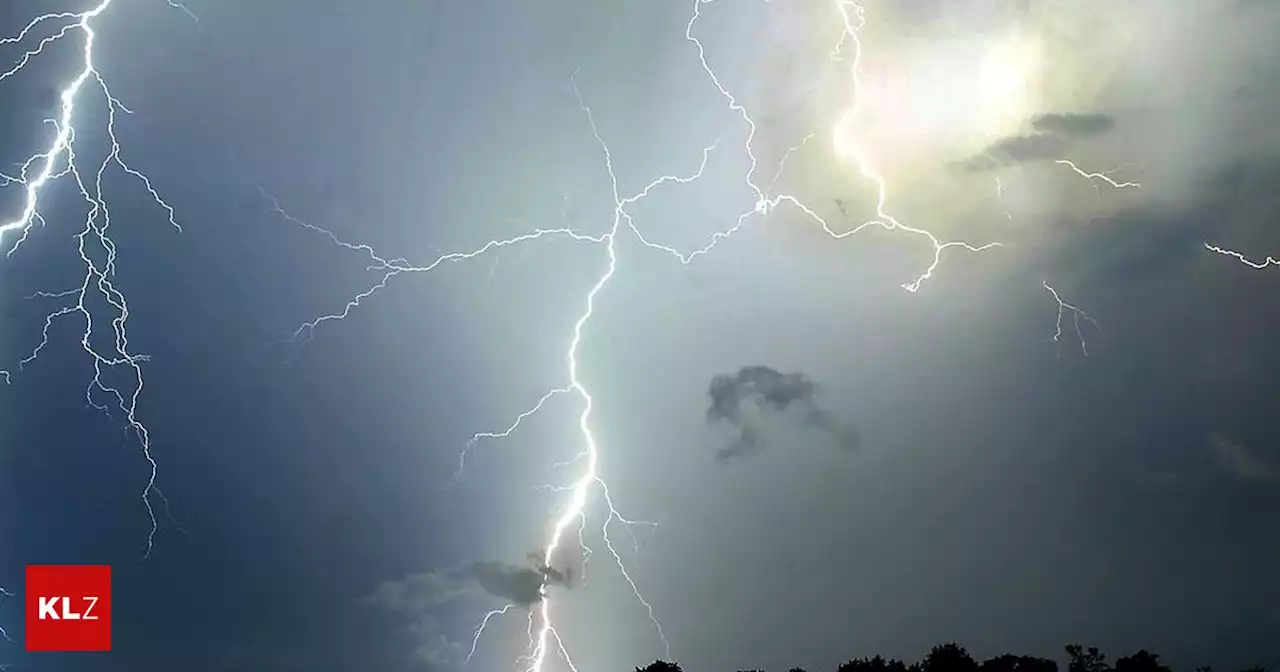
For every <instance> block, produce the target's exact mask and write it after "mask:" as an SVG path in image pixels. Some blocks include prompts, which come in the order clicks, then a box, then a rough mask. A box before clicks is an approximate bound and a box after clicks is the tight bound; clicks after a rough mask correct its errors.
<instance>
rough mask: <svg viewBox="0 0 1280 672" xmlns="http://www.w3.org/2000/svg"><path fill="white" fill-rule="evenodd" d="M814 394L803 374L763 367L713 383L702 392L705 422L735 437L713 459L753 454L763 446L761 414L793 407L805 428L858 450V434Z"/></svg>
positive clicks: (812, 383)
mask: <svg viewBox="0 0 1280 672" xmlns="http://www.w3.org/2000/svg"><path fill="white" fill-rule="evenodd" d="M817 392H818V387H817V385H815V384H814V382H813V381H812V380H810V379H809V377H808V376H806V375H805V374H803V373H798V372H797V373H781V372H779V371H777V370H775V369H772V368H769V367H767V366H744V367H742V368H741V369H739V370H738V372H737V373H735V374H732V375H729V374H722V375H718V376H716V377H715V378H712V379H711V385H710V387H709V388H708V389H707V395H708V396H710V397H711V407H710V408H709V409H707V422H708V423H717V422H723V423H726V424H728V425H729V426H731V427H733V428H734V429H735V430H736V431H737V433H738V436H737V438H736V439H735V440H734V441H733V442H732V443H731V444H730V445H728V446H726V447H724V448H721V449H720V450H719V451H718V452H717V457H719V458H720V459H722V460H724V459H731V458H734V457H741V456H744V455H749V454H752V453H755V452H757V451H758V450H760V448H761V447H762V442H763V435H762V431H763V426H762V424H761V421H762V420H763V414H765V413H776V414H781V413H785V412H787V411H788V410H789V409H791V408H793V407H795V408H798V409H800V410H801V411H802V412H803V413H804V415H803V416H802V419H803V421H804V422H805V423H806V424H808V425H810V426H813V427H817V428H819V429H822V430H823V431H826V432H828V433H830V434H831V435H832V436H834V437H835V438H836V439H837V440H838V442H839V444H840V447H841V448H843V449H845V450H853V449H855V448H857V447H858V445H859V437H858V433H857V431H856V430H855V429H854V428H853V427H851V426H849V425H847V424H845V423H843V422H841V421H840V420H838V419H837V418H836V417H835V416H834V415H833V414H832V413H831V412H830V411H829V410H827V409H825V408H823V407H822V406H821V405H820V404H819V403H818V400H817Z"/></svg>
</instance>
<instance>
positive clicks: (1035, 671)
mask: <svg viewBox="0 0 1280 672" xmlns="http://www.w3.org/2000/svg"><path fill="white" fill-rule="evenodd" d="M1066 651H1067V658H1068V659H1069V661H1070V662H1068V663H1067V672H1173V671H1172V670H1171V669H1170V668H1168V667H1166V666H1164V665H1162V664H1160V656H1158V655H1156V654H1154V653H1151V652H1150V651H1147V650H1145V649H1143V650H1140V651H1138V652H1137V653H1135V654H1133V655H1131V656H1125V657H1123V658H1118V659H1116V662H1115V663H1108V662H1107V656H1106V654H1104V653H1102V652H1101V651H1099V650H1098V648H1097V647H1094V646H1091V647H1088V648H1084V647H1082V646H1080V645H1078V644H1071V645H1068V646H1067V647H1066ZM636 672H684V670H683V668H681V667H680V666H679V665H677V664H676V663H672V662H668V661H665V660H658V661H654V662H653V663H652V664H650V665H648V666H646V667H637V668H636ZM739 672H763V671H762V670H740V671H739ZM790 672H807V671H806V670H805V669H804V668H800V667H793V668H791V670H790ZM836 672H1058V663H1057V662H1056V661H1053V660H1050V659H1048V658H1037V657H1035V656H1015V655H1013V654H1009V653H1006V654H1004V655H1000V656H996V657H995V658H991V659H989V660H985V661H982V662H978V661H977V660H975V659H974V658H973V656H971V655H969V652H968V651H966V650H965V648H964V647H963V646H960V645H959V644H954V643H952V644H942V645H939V646H935V647H933V649H932V650H931V651H929V655H927V656H925V657H924V660H921V661H920V662H918V663H911V664H910V665H908V664H906V663H904V662H902V661H901V660H895V659H885V658H882V657H880V656H876V657H874V658H858V659H855V660H850V661H849V662H847V663H844V664H842V665H840V666H839V667H838V668H836ZM1196 672H1213V671H1212V669H1211V668H1208V667H1200V668H1196ZM1239 672H1266V670H1265V668H1262V667H1248V668H1244V669H1242V670H1239Z"/></svg>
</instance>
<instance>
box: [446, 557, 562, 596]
mask: <svg viewBox="0 0 1280 672" xmlns="http://www.w3.org/2000/svg"><path fill="white" fill-rule="evenodd" d="M471 575H472V576H473V577H474V578H475V580H476V583H478V584H480V589H481V590H483V591H484V592H486V593H488V594H490V595H493V596H494V597H500V598H502V599H504V600H506V601H507V602H509V603H512V604H518V605H521V606H529V605H531V604H534V603H535V602H540V601H541V600H542V595H543V590H544V589H545V587H546V586H569V585H571V584H572V580H573V571H572V570H571V569H564V570H559V569H556V568H554V567H549V566H547V565H545V564H543V563H542V562H540V561H536V560H535V564H534V565H533V566H528V565H517V564H512V563H505V562H477V563H475V564H474V565H472V566H471Z"/></svg>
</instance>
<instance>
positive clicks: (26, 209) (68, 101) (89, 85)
mask: <svg viewBox="0 0 1280 672" xmlns="http://www.w3.org/2000/svg"><path fill="white" fill-rule="evenodd" d="M111 4H112V0H100V1H99V2H98V4H97V5H95V6H93V7H91V8H89V9H87V10H84V11H81V12H50V13H45V14H41V15H39V16H36V17H35V18H33V19H31V21H30V22H28V23H27V24H26V25H25V26H24V27H23V28H22V29H21V30H20V31H19V32H18V33H17V34H16V35H12V36H9V37H3V38H0V48H10V47H16V48H18V49H21V50H22V52H21V55H20V56H19V57H18V58H17V60H16V62H14V64H13V65H11V66H10V67H8V68H7V69H5V70H3V71H0V82H4V81H5V80H7V79H9V78H11V77H18V76H19V75H21V74H22V73H23V71H24V70H26V69H27V67H28V66H29V65H31V64H32V63H33V62H35V61H36V60H37V59H39V58H40V57H41V56H42V55H44V54H45V52H46V50H47V49H48V48H49V47H51V46H53V45H55V44H57V43H59V42H62V41H64V40H71V39H75V38H76V37H79V38H81V39H82V40H83V42H82V43H81V45H82V46H81V51H80V62H79V70H78V71H77V72H76V73H75V74H74V76H72V77H71V79H70V80H69V81H67V82H66V83H64V84H63V85H62V88H61V90H60V92H59V96H58V101H59V111H58V114H57V116H56V118H53V119H47V120H45V123H47V124H49V125H50V126H51V127H52V129H53V137H52V139H51V140H50V141H49V144H48V145H46V146H45V148H44V149H42V150H40V151H37V152H35V153H33V154H31V155H30V156H28V157H26V158H25V159H24V160H22V161H20V162H17V164H16V165H17V166H18V170H17V172H16V174H12V175H10V174H0V188H4V187H21V194H20V199H19V201H20V203H21V208H20V211H19V213H18V215H17V216H16V217H14V218H13V219H9V220H0V247H4V248H5V256H6V257H11V256H13V255H14V254H15V253H16V252H17V251H18V249H19V248H20V247H21V246H22V244H23V243H24V242H26V241H27V239H28V236H29V235H30V234H31V231H32V229H33V228H34V227H35V226H36V225H37V224H38V225H40V226H41V227H42V228H43V227H45V226H46V224H47V222H46V220H45V218H44V216H43V215H42V214H41V210H40V206H41V200H42V198H43V196H44V194H45V192H46V191H47V190H48V189H49V188H50V186H51V185H52V184H53V183H55V182H56V181H58V180H59V179H61V178H66V177H69V178H70V180H71V181H72V182H73V183H74V184H75V185H76V188H77V190H78V191H79V193H80V196H81V198H83V199H84V202H85V206H86V208H87V213H86V215H85V218H84V222H83V224H82V226H81V228H80V230H79V232H78V233H76V234H75V236H74V237H75V239H76V243H77V245H76V247H77V251H78V253H79V257H80V261H81V262H82V263H83V264H84V277H83V278H82V279H81V280H80V281H79V283H78V285H76V286H74V287H72V288H71V289H67V290H65V291H59V292H37V293H35V294H33V295H32V296H30V297H28V298H31V299H41V300H53V301H60V302H62V305H61V306H60V307H58V308H56V309H54V310H53V311H52V312H50V313H48V314H47V315H46V316H45V320H44V326H43V328H42V329H41V339H40V342H39V343H38V344H37V345H36V346H35V347H34V348H33V349H32V350H31V352H30V353H29V354H28V355H27V356H26V357H24V358H22V359H21V360H20V361H19V362H18V369H19V370H21V369H24V368H25V367H26V366H27V365H29V364H31V363H33V362H34V361H35V360H36V358H37V357H38V356H39V355H40V354H41V352H43V351H44V349H45V347H46V346H48V345H49V336H50V329H51V328H52V326H53V324H54V322H56V321H58V320H59V319H60V318H63V317H71V316H79V317H80V318H82V319H83V321H84V329H83V331H82V332H81V335H80V346H81V348H82V349H83V350H84V352H85V353H86V354H88V356H89V357H90V359H91V361H92V362H93V370H94V373H93V377H92V379H91V380H90V381H89V383H88V385H87V386H86V388H85V401H86V403H88V405H90V406H92V407H94V408H96V409H98V410H101V411H103V412H107V413H112V412H114V411H113V410H112V408H113V407H114V408H115V409H118V410H119V411H120V412H121V413H122V414H123V418H124V420H125V422H126V424H127V427H128V428H129V430H131V432H132V434H133V435H134V436H135V437H136V438H137V441H138V443H139V444H140V447H141V452H142V456H143V458H144V459H145V460H146V463H147V466H148V472H149V473H148V475H147V480H146V484H145V486H144V487H143V488H142V492H141V500H142V504H143V506H144V508H145V509H146V513H147V518H148V520H149V522H150V528H149V530H148V532H147V536H146V543H145V547H144V550H143V557H144V558H145V557H148V556H150V554H151V551H152V548H153V546H154V542H155V535H156V532H157V529H158V525H157V520H156V511H155V509H154V507H153V506H152V501H151V496H152V495H153V494H154V495H156V496H159V497H160V498H161V499H162V500H163V495H161V494H160V493H159V491H158V490H157V489H156V475H157V465H156V461H155V459H154V457H153V456H152V452H151V437H150V434H149V432H148V431H147V427H146V426H145V425H144V424H143V423H142V421H141V420H140V419H139V417H138V399H139V397H140V395H141V394H142V388H143V377H142V366H141V365H142V363H144V362H146V361H147V359H148V357H147V355H145V354H141V353H138V352H135V351H134V350H133V348H132V346H131V345H130V343H129V335H128V331H127V325H128V320H129V306H128V303H127V301H126V300H125V296H124V294H122V293H121V292H120V291H119V289H117V288H116V286H115V284H114V282H113V279H114V277H115V273H116V253H117V250H116V245H115V243H114V241H113V240H112V239H111V237H110V235H109V229H110V227H111V209H110V207H109V204H108V200H107V195H106V193H105V192H104V189H103V179H104V177H105V176H106V175H107V173H108V171H109V170H111V169H115V170H119V171H121V172H123V173H124V174H125V175H128V176H130V177H132V178H134V179H135V180H137V181H138V182H139V183H140V184H141V185H142V187H143V189H145V190H146V192H147V194H148V195H149V196H150V197H151V199H152V200H153V201H154V202H155V204H156V205H157V206H159V207H160V209H161V210H162V211H163V212H164V213H165V215H166V218H167V220H168V223H169V224H170V225H171V226H173V228H174V229H175V230H178V231H181V227H180V226H179V225H178V222H177V220H176V215H175V212H174V210H173V208H172V207H170V206H169V204H168V203H167V202H165V200H164V199H163V198H161V197H160V195H159V193H158V192H157V191H156V189H155V188H154V187H153V186H152V184H151V180H150V179H149V178H148V177H147V176H146V175H145V174H143V173H141V172H139V171H137V170H135V169H134V168H132V167H131V166H130V165H129V164H128V163H126V162H125V159H124V157H123V155H122V148H121V144H120V141H119V139H118V138H117V136H116V115H117V113H123V114H132V111H131V110H130V109H129V108H127V107H125V105H124V104H123V103H122V102H121V101H120V99H118V98H116V96H115V95H114V94H113V93H112V92H111V90H110V89H109V88H108V86H107V82H106V80H105V79H104V78H103V76H102V73H101V72H99V71H98V69H97V66H96V65H95V62H94V45H95V42H96V40H97V34H96V33H95V32H94V22H95V21H96V19H97V18H98V17H99V16H101V15H102V14H103V13H104V12H106V11H107V10H108V9H109V8H110V6H111ZM169 4H170V5H172V6H174V7H175V8H178V9H181V10H183V11H187V10H186V8H185V7H183V6H182V5H180V4H178V3H176V2H172V1H170V3H169ZM187 13H188V14H189V15H190V12H189V11H188V12H187ZM192 18H194V15H192ZM86 90H88V92H89V93H93V92H96V93H99V94H100V95H101V96H102V100H103V102H105V104H106V105H105V107H106V115H105V119H104V120H102V121H101V122H100V124H99V125H98V126H97V127H96V129H95V130H96V131H97V132H101V133H103V134H104V135H105V138H106V140H107V141H108V149H107V151H106V154H105V156H103V157H102V159H101V160H100V161H97V162H96V166H87V167H86V168H85V169H82V168H81V164H79V163H77V161H76V158H77V157H76V138H77V135H78V134H81V133H82V132H83V127H82V126H79V125H77V123H78V120H77V117H76V105H77V102H78V101H80V99H81V98H82V97H83V96H84V95H88V94H87V93H86ZM95 301H96V302H101V303H103V304H105V306H104V307H97V306H95V307H93V308H91V305H93V303H94V302H95ZM95 318H98V319H100V320H102V321H105V322H107V323H109V324H110V332H109V337H100V336H98V334H99V333H100V332H101V327H99V328H98V330H96V331H95V326H96V323H95ZM104 341H109V342H110V343H111V345H110V346H105V345H104V344H103V342H104ZM117 371H118V372H121V373H123V374H124V376H125V379H126V381H127V382H125V381H122V382H115V381H116V378H110V377H108V374H109V373H111V372H117ZM0 377H2V378H3V380H4V382H5V383H11V382H12V378H13V375H12V374H11V372H10V371H8V370H0ZM5 597H12V594H11V593H9V592H6V591H4V590H3V589H2V588H0V599H3V598H5ZM0 637H3V638H5V639H8V634H7V633H6V632H5V631H4V629H3V628H0ZM0 667H3V666H0Z"/></svg>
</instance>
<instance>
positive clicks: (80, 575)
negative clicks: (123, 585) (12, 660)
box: [25, 565, 111, 651]
mask: <svg viewBox="0 0 1280 672" xmlns="http://www.w3.org/2000/svg"><path fill="white" fill-rule="evenodd" d="M25 599H26V616H27V618H26V624H25V625H26V632H27V650H28V651H110V650H111V567H110V565H27V586H26V591H25Z"/></svg>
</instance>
